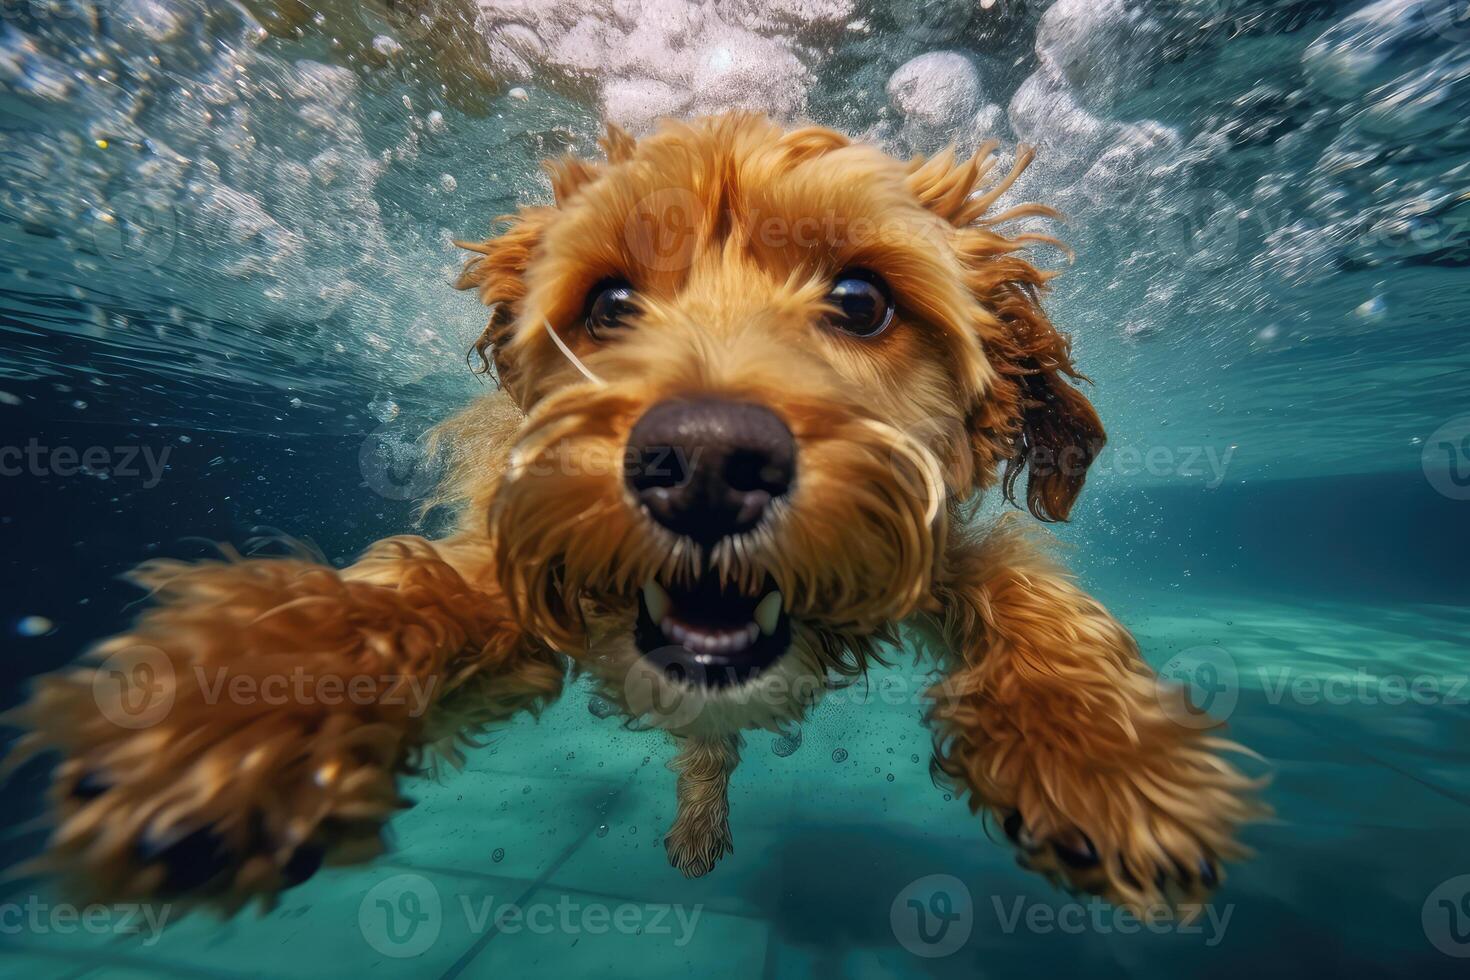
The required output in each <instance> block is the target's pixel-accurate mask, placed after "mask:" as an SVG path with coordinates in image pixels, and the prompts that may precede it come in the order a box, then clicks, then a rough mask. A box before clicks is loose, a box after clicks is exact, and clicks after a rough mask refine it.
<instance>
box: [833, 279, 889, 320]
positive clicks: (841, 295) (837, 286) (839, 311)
mask: <svg viewBox="0 0 1470 980" xmlns="http://www.w3.org/2000/svg"><path fill="white" fill-rule="evenodd" d="M827 303H828V304H829V305H830V306H832V307H833V309H834V310H835V311H836V312H834V313H829V314H828V315H827V323H828V324H829V325H830V326H832V327H835V328H836V329H838V330H841V331H842V332H843V333H850V334H852V335H853V336H854V337H876V336H878V335H879V334H880V333H882V332H883V331H884V330H887V329H888V324H889V323H890V322H892V320H893V297H892V296H890V295H889V293H888V285H887V284H886V283H884V282H883V280H882V279H880V278H878V276H876V275H874V274H873V273H871V272H868V271H867V270H866V269H847V270H845V271H843V272H842V273H841V274H840V275H839V276H838V277H837V280H836V281H835V282H834V283H833V284H832V291H831V292H829V293H828V294H827Z"/></svg>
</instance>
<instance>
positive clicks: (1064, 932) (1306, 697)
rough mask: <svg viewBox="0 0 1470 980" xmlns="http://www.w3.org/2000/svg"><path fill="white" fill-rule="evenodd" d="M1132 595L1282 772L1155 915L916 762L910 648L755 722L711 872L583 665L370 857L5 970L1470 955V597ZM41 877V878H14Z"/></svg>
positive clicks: (1377, 961)
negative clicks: (918, 931) (1345, 601)
mask: <svg viewBox="0 0 1470 980" xmlns="http://www.w3.org/2000/svg"><path fill="white" fill-rule="evenodd" d="M1130 605H1131V606H1132V607H1133V608H1131V609H1130V608H1124V609H1120V610H1118V611H1119V613H1120V614H1121V615H1122V617H1123V618H1124V619H1125V620H1126V621H1128V622H1129V624H1130V626H1132V627H1133V628H1134V630H1135V632H1136V633H1137V635H1138V637H1139V639H1140V641H1141V643H1142V644H1143V647H1144V649H1145V650H1146V651H1147V652H1148V656H1149V658H1150V660H1151V661H1153V662H1154V663H1156V664H1163V663H1165V662H1166V661H1168V660H1170V658H1172V657H1174V656H1175V655H1176V654H1179V653H1180V652H1181V651H1185V652H1187V651H1191V650H1195V651H1198V650H1205V651H1207V654H1206V655H1209V654H1208V651H1210V650H1211V649H1213V650H1215V651H1221V650H1223V651H1225V653H1226V655H1227V657H1228V659H1229V663H1230V666H1231V668H1232V669H1233V670H1234V671H1235V675H1236V678H1237V684H1236V688H1237V689H1236V690H1235V691H1234V692H1233V694H1232V699H1233V700H1234V701H1235V704H1234V708H1233V711H1231V713H1230V718H1229V732H1230V734H1231V735H1232V736H1233V737H1234V738H1236V739H1238V740H1239V741H1241V742H1243V743H1245V744H1247V745H1249V746H1250V747H1251V748H1252V749H1254V750H1256V751H1257V752H1259V753H1261V754H1262V755H1263V756H1265V757H1266V759H1267V760H1268V763H1267V764H1266V765H1265V766H1264V767H1263V766H1259V765H1258V766H1256V767H1255V768H1256V769H1266V770H1269V771H1270V772H1271V773H1273V783H1272V785H1271V786H1270V788H1269V789H1268V790H1267V793H1266V796H1267V799H1268V800H1269V802H1270V803H1271V804H1272V805H1273V806H1274V807H1275V808H1276V811H1277V816H1276V818H1275V819H1274V820H1273V821H1271V822H1269V823H1264V824H1259V825H1256V826H1253V827H1251V828H1249V829H1248V830H1247V831H1246V833H1245V840H1246V841H1247V842H1248V843H1249V844H1250V845H1251V846H1252V847H1253V848H1255V850H1256V851H1257V856H1256V858H1255V859H1254V860H1252V861H1249V862H1247V863H1243V864H1238V865H1235V866H1233V867H1231V868H1230V869H1229V877H1228V881H1227V882H1226V883H1225V886H1224V887H1223V889H1222V890H1221V891H1220V892H1219V893H1218V894H1217V896H1216V897H1215V900H1214V901H1213V902H1212V903H1211V907H1210V909H1209V913H1210V915H1209V916H1208V917H1203V919H1202V921H1201V922H1200V923H1198V924H1197V925H1196V926H1192V927H1189V928H1181V927H1179V926H1178V924H1175V925H1174V926H1172V927H1168V926H1161V927H1159V929H1158V931H1152V930H1150V929H1148V928H1144V927H1142V926H1141V924H1140V923H1138V922H1137V921H1136V920H1133V919H1131V918H1128V917H1119V916H1117V915H1115V914H1114V913H1112V911H1111V910H1109V909H1107V908H1106V907H1104V906H1101V905H1100V904H1099V903H1096V902H1093V901H1090V900H1088V899H1086V898H1085V897H1082V898H1072V897H1070V896H1068V895H1067V894H1065V893H1063V892H1060V891H1057V890H1054V889H1052V888H1051V887H1050V886H1049V885H1048V884H1047V883H1046V882H1045V881H1043V880H1041V879H1039V878H1038V877H1036V876H1034V875H1032V874H1030V873H1027V872H1025V871H1022V870H1021V869H1019V868H1017V867H1016V866H1015V864H1014V862H1013V859H1012V856H1011V854H1010V853H1009V851H1008V848H1007V847H1004V846H1001V845H1000V844H998V843H996V842H994V841H991V840H989V839H988V838H987V837H986V835H985V832H984V830H983V829H982V827H981V824H980V822H979V821H978V819H976V818H974V817H972V816H971V815H970V814H969V812H968V809H967V808H966V807H965V806H964V805H963V804H962V803H959V802H956V801H947V800H946V799H945V796H944V791H943V790H941V789H938V788H936V787H934V785H933V784H932V783H931V782H930V779H929V774H928V768H927V766H928V745H929V740H928V736H927V734H926V732H925V730H924V729H923V727H922V726H921V724H920V720H919V715H920V713H921V710H922V706H921V705H920V704H918V703H917V702H916V701H915V699H914V698H912V697H909V696H904V695H902V694H899V695H896V696H888V694H889V693H891V692H893V691H895V690H903V689H905V685H906V684H908V683H909V681H908V679H909V678H911V677H913V676H914V672H913V669H912V667H911V666H910V665H908V664H907V663H904V664H900V665H896V666H895V667H894V668H893V669H892V670H891V671H887V672H879V673H878V674H876V675H875V676H874V678H873V682H872V684H871V685H870V686H869V687H868V688H866V689H865V691H866V694H865V693H864V690H857V691H847V692H842V693H841V694H840V695H839V696H837V697H835V698H834V699H833V700H832V701H831V702H830V703H827V704H824V705H822V706H821V707H819V708H818V710H817V712H816V713H815V714H814V716H813V717H812V718H811V719H810V720H809V722H808V723H807V724H806V725H805V726H804V727H803V730H802V739H801V744H800V746H799V748H797V750H796V751H795V752H794V753H792V754H791V755H789V756H786V757H780V756H778V755H777V754H776V753H775V752H774V751H773V746H774V743H775V740H776V736H774V735H771V734H767V733H760V734H754V735H752V736H750V737H749V738H748V741H747V746H746V749H745V752H744V761H743V762H742V764H741V766H740V768H739V769H738V771H737V772H736V774H735V778H734V782H733V785H732V789H731V807H732V815H731V823H732V828H733V832H734V838H735V852H734V853H733V854H731V855H728V856H726V857H725V858H724V860H723V861H722V862H721V863H720V864H719V866H718V867H717V868H716V869H715V871H714V872H713V873H712V874H710V875H708V876H706V877H705V878H702V879H698V880H686V879H684V878H683V877H681V876H680V875H679V874H678V873H677V872H675V871H674V870H672V869H671V868H670V867H669V866H668V864H667V862H666V860H665V856H664V852H663V848H662V845H661V839H662V836H663V834H664V832H665V830H666V829H667V827H668V824H669V822H670V820H671V819H672V818H673V815H674V776H673V774H672V773H671V772H669V771H668V770H667V769H666V768H665V766H664V763H665V762H666V761H667V759H668V758H669V757H670V755H671V749H670V744H669V742H668V740H667V739H666V737H665V736H663V735H661V734H659V733H656V732H630V731H627V730H625V729H623V728H622V727H620V725H619V724H618V723H617V721H616V720H614V719H599V718H597V717H595V716H594V715H592V714H591V713H589V711H588V690H587V689H586V688H585V687H584V686H582V685H578V686H577V687H574V688H572V689H570V690H569V692H568V694H567V695H566V696H565V697H563V699H562V700H561V701H560V702H559V703H558V704H557V705H556V706H555V707H554V708H553V709H552V710H551V711H549V712H548V713H547V714H546V715H545V716H543V718H542V719H541V720H540V721H539V722H533V721H530V720H523V721H520V722H518V723H516V724H513V725H511V726H510V727H509V728H507V729H505V730H504V731H503V732H501V733H500V734H499V735H498V736H497V737H496V739H495V741H494V743H493V744H492V745H489V746H487V747H485V748H483V749H480V750H477V751H474V752H472V753H471V754H470V757H469V761H468V765H467V766H466V769H465V771H463V772H461V773H458V774H452V773H451V774H450V775H449V776H448V777H447V778H446V779H445V780H444V781H443V782H441V783H435V782H432V781H428V780H418V781H414V783H413V784H411V785H409V786H407V787H406V788H405V792H406V794H407V795H408V796H410V797H413V798H415V799H417V800H418V801H419V802H418V805H417V806H416V807H414V808H413V809H412V810H409V811H407V812H406V813H404V814H403V815H402V816H401V817H400V818H398V819H397V820H396V821H395V822H394V831H395V836H396V847H395V849H394V851H393V852H392V853H391V854H390V855H389V856H387V857H385V858H383V859H381V860H379V861H378V862H377V863H375V864H373V865H371V866H369V867H367V868H357V869H334V870H330V871H326V872H323V873H321V874H319V875H318V876H317V877H315V878H314V879H312V880H311V881H309V882H308V883H306V884H305V885H303V886H302V887H300V888H298V889H295V890H293V891H290V892H288V893H286V895H285V897H284V899H283V900H282V902H281V903H280V905H279V907H278V908H277V909H275V910H274V911H273V912H271V913H269V914H268V915H266V916H264V917H263V918H260V917H256V916H255V915H253V914H246V915H242V916H240V917H237V918H236V919H234V920H232V921H229V922H225V923H220V922H218V921H215V920H213V919H211V918H209V917H207V916H205V915H194V916H191V917H188V918H186V919H184V920H183V921H181V922H179V923H178V924H177V925H175V926H172V927H170V928H167V929H165V930H163V931H162V932H161V934H154V933H153V932H151V931H150V930H149V929H148V928H147V927H146V925H145V926H144V927H143V928H142V930H141V931H140V932H139V933H138V934H134V935H118V934H116V932H117V930H116V929H112V928H109V929H106V930H101V929H99V930H94V931H91V932H89V931H86V930H82V929H80V928H78V929H74V930H73V931H71V932H70V933H67V934H62V933H61V932H60V930H57V929H44V930H40V931H33V930H25V929H21V930H14V929H5V930H3V932H0V974H3V975H5V976H28V977H33V976H54V977H75V978H83V977H85V978H88V980H94V978H104V977H107V978H113V977H117V978H122V977H132V976H137V977H145V976H182V977H243V976H271V977H302V978H305V977H322V976H361V977H366V976H423V977H446V978H447V977H516V978H533V977H557V978H560V977H567V976H579V975H598V976H610V977H639V978H646V977H650V976H675V975H685V974H693V975H698V976H701V977H709V978H723V977H804V976H812V975H819V976H839V977H857V978H867V977H875V978H876V977H900V976H910V975H927V976H940V977H950V976H953V977H961V976H965V977H975V976H982V977H1020V976H1027V977H1032V976H1045V975H1050V974H1052V973H1058V974H1062V973H1064V972H1065V973H1071V972H1075V973H1078V974H1082V975H1087V976H1090V977H1114V976H1117V977H1177V976H1183V975H1187V976H1190V977H1217V976H1218V977H1227V976H1229V977H1240V976H1242V975H1250V976H1252V977H1263V976H1264V977H1274V976H1289V975H1307V974H1319V973H1320V974H1323V975H1329V976H1331V975H1339V976H1342V975H1346V976H1357V975H1371V976H1404V977H1410V976H1412V977H1417V978H1423V977H1428V976H1450V975H1461V976H1463V975H1464V968H1465V966H1466V964H1465V963H1464V962H1463V961H1462V960H1461V959H1459V958H1456V957H1455V956H1451V955H1450V953H1457V954H1458V955H1459V956H1467V955H1470V936H1466V938H1465V941H1464V942H1460V941H1459V938H1460V937H1461V936H1464V935H1465V930H1466V929H1467V928H1470V920H1466V919H1465V918H1464V916H1462V915H1461V914H1460V913H1461V910H1470V897H1466V896H1467V895H1470V878H1467V879H1466V880H1465V883H1464V884H1463V885H1461V884H1457V883H1455V882H1453V881H1451V879H1454V878H1456V877H1457V876H1459V875H1470V836H1467V834H1466V830H1467V828H1470V774H1467V772H1466V771H1465V769H1464V767H1463V766H1461V765H1459V764H1458V763H1457V762H1456V756H1457V755H1460V754H1462V751H1463V746H1464V745H1466V744H1470V708H1467V707H1466V705H1465V701H1466V700H1470V689H1466V690H1460V689H1458V683H1459V681H1458V680H1457V679H1456V675H1457V674H1458V675H1461V676H1462V675H1463V674H1465V672H1466V668H1464V667H1463V666H1462V665H1461V664H1462V661H1463V658H1462V657H1459V656H1458V654H1459V651H1460V650H1462V649H1463V638H1464V636H1465V635H1466V630H1467V626H1470V614H1467V612H1466V610H1464V609H1459V608H1449V607H1420V608H1406V607H1402V606H1398V607H1393V608H1391V609H1374V608H1371V607H1364V606H1362V605H1356V604H1354V605H1341V606H1336V605H1331V604H1327V603H1313V604H1300V605H1287V604H1272V603H1270V602H1265V601H1262V600H1261V599H1259V598H1255V597H1244V596H1239V595H1217V596H1200V595H1190V596H1189V597H1188V598H1187V599H1185V598H1181V597H1180V596H1178V595H1173V596H1169V597H1155V596H1151V597H1144V598H1142V599H1141V600H1140V601H1138V602H1136V603H1131V604H1130ZM1186 605H1187V615H1179V614H1178V613H1177V612H1176V613H1169V612H1166V610H1170V609H1178V608H1180V607H1181V606H1186ZM1360 670H1366V671H1367V672H1369V673H1371V674H1372V675H1375V676H1376V678H1377V680H1373V681H1364V680H1362V679H1361V674H1360V673H1359V672H1360ZM1283 671H1285V672H1286V673H1283ZM885 675H891V676H887V677H885ZM1388 675H1397V676H1402V677H1405V678H1406V679H1407V680H1409V681H1412V680H1413V679H1414V678H1420V679H1423V678H1426V677H1428V678H1432V679H1433V686H1434V690H1435V693H1434V694H1433V696H1431V693H1430V690H1429V688H1428V687H1424V686H1422V685H1421V687H1420V688H1419V691H1420V697H1419V698H1418V699H1417V701H1416V700H1415V699H1414V698H1408V699H1404V698H1401V697H1400V696H1399V692H1398V688H1397V687H1396V686H1395V684H1396V682H1395V681H1393V680H1392V679H1391V678H1388ZM1330 678H1338V682H1337V683H1335V684H1331V683H1328V684H1325V686H1324V682H1325V681H1327V680H1328V679H1330ZM885 681H886V683H887V687H885ZM1314 692H1316V693H1314ZM1365 692H1366V693H1365ZM1399 701H1403V702H1404V703H1396V702H1399ZM1419 701H1422V702H1425V703H1418V702H1419ZM834 753H835V755H834ZM844 753H845V756H844ZM835 759H841V761H835ZM931 875H948V876H953V877H954V878H957V879H959V882H962V883H963V884H962V886H961V887H962V888H963V891H964V894H963V895H960V896H958V902H959V904H958V905H955V904H952V905H948V906H945V907H943V908H941V907H939V906H932V905H931V906H929V907H930V908H932V909H934V910H935V912H936V914H937V913H938V912H941V911H946V910H948V909H950V908H954V909H959V907H960V905H964V906H965V909H964V912H966V913H967V914H966V915H965V916H963V917H962V918H959V919H956V920H955V922H954V923H952V925H953V926H954V928H956V929H958V930H961V931H962V932H963V931H965V930H968V931H967V933H966V934H965V935H960V934H959V933H954V934H952V940H951V941H950V942H949V945H950V946H953V947H955V948H954V951H953V952H948V951H947V949H945V950H940V949H938V948H935V947H925V946H923V945H922V944H917V946H916V943H915V942H914V939H913V935H912V932H913V930H912V928H910V927H908V926H905V925H904V924H903V923H902V921H901V920H903V918H904V917H905V916H912V915H913V914H914V913H913V911H911V910H910V906H909V905H908V904H907V899H906V898H905V896H909V895H912V894H915V893H914V892H913V889H914V887H915V884H914V883H915V882H918V881H920V880H921V879H925V878H926V877H927V876H931ZM1446 882H1449V884H1448V885H1445V883H1446ZM1442 885H1444V887H1441V886H1442ZM918 887H920V888H922V887H923V886H922V883H921V884H920V885H919V886H918ZM1436 889H1438V891H1436ZM1446 889H1448V890H1446ZM951 890H953V888H951ZM406 895H407V896H408V897H407V898H405V896H406ZM1445 896H1448V899H1445ZM950 899H951V900H955V899H956V896H955V895H953V894H951V895H950ZM54 900H55V899H54V897H53V896H50V895H49V894H48V892H47V890H46V886H45V884H44V883H40V882H34V881H27V882H21V883H19V886H18V887H17V888H15V889H14V890H13V892H12V894H11V895H10V896H9V897H8V898H7V899H5V901H9V902H12V903H23V902H30V903H31V904H32V905H36V904H38V903H49V902H52V901H54ZM1441 900H1445V904H1444V905H1442V906H1441V904H1440V903H1441ZM920 901H921V902H928V901H929V899H928V898H927V897H925V898H921V899H920ZM1457 903H1458V908H1457V907H1455V906H1456V905H1457ZM507 906H516V907H517V908H518V909H519V910H520V913H521V917H520V918H519V919H517V918H515V917H511V918H504V917H503V912H504V909H505V908H506V907H507ZM669 906H672V908H669ZM916 907H917V906H916ZM497 918H498V920H499V922H500V925H499V926H497V925H496V922H497ZM935 921H936V922H938V921H939V920H935ZM0 925H3V922H0ZM931 925H932V923H931ZM1436 944H1438V945H1436ZM915 948H917V949H918V952H919V953H934V952H947V955H942V956H924V955H917V954H916V952H915V951H914V950H915ZM1442 949H1448V951H1449V952H1442V951H1441V950H1442ZM409 954H411V955H409Z"/></svg>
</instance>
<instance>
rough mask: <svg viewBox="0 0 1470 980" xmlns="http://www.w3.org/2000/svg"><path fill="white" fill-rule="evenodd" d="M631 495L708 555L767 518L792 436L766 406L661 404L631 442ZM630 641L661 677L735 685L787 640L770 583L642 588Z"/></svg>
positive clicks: (788, 479) (787, 628) (707, 579)
mask: <svg viewBox="0 0 1470 980" xmlns="http://www.w3.org/2000/svg"><path fill="white" fill-rule="evenodd" d="M624 475H625V479H626V480H627V485H628V490H629V492H630V493H631V494H632V495H633V498H634V499H635V500H637V501H638V503H639V504H640V505H641V506H642V508H643V509H644V511H645V512H646V513H647V514H648V516H649V517H651V518H652V519H653V520H654V521H656V522H657V523H658V524H660V525H662V526H663V527H665V528H667V529H668V530H669V531H671V532H673V533H674V534H677V535H679V536H680V537H684V538H688V539H690V540H692V541H695V542H697V543H699V544H700V545H701V546H703V547H704V548H705V549H706V550H708V549H710V548H713V547H714V546H715V545H716V544H718V543H719V541H721V540H722V539H724V538H727V537H731V536H734V535H739V534H744V533H746V532H748V531H751V530H754V529H755V528H757V527H759V526H760V524H761V522H762V521H764V520H766V518H767V516H768V513H769V511H770V510H771V507H772V504H773V503H774V502H776V501H779V500H781V499H782V498H784V497H785V496H786V495H787V494H789V493H790V491H791V488H792V487H793V485H794V484H795V481H796V440H795V439H794V438H793V437H792V435H791V430H790V429H788V428H787V427H786V424H785V423H784V422H782V421H781V419H780V418H779V417H778V416H777V415H776V414H775V413H774V412H772V411H771V410H770V409H768V408H765V407H764V406H761V405H756V404H752V403H750V402H736V401H726V400H721V399H713V398H706V399H678V400H671V401H666V402H661V403H659V404H657V405H655V406H654V407H653V408H651V409H649V410H648V412H647V413H646V414H645V415H644V416H643V417H642V418H641V419H639V420H638V422H637V424H635V425H634V426H633V431H632V432H631V433H630V434H629V438H628V454H627V467H626V470H625V474H624ZM636 639H637V642H638V647H639V650H640V651H641V652H642V653H643V655H644V657H646V658H647V659H649V660H650V661H652V662H654V663H655V664H657V665H658V666H659V667H660V668H662V669H663V671H664V672H665V674H666V675H668V676H670V677H672V678H674V679H676V680H681V681H683V682H685V683H690V684H699V685H703V686H706V687H725V686H728V685H732V684H740V683H743V682H745V681H746V680H748V679H750V678H751V677H754V676H755V675H756V674H758V673H760V671H762V670H764V669H765V668H766V667H768V666H770V664H772V663H773V662H775V660H776V659H777V658H779V657H780V656H781V655H782V654H783V653H785V652H786V649H787V647H788V646H790V644H791V623H790V618H789V617H788V616H787V615H786V612H785V609H784V606H783V598H782V596H781V594H780V592H778V591H776V589H775V585H774V583H772V582H770V581H768V582H767V584H766V586H765V587H764V588H762V589H761V590H760V591H759V592H758V593H756V594H748V593H745V592H743V591H740V590H739V589H738V587H737V586H736V585H735V584H733V583H725V584H722V583H721V582H720V581H719V576H718V574H717V573H716V572H715V571H714V570H713V569H707V570H706V571H705V573H704V575H703V576H701V577H700V579H699V580H698V581H697V582H693V583H685V584H679V585H673V584H662V583H658V582H649V583H647V584H646V585H645V586H644V587H643V591H642V594H641V596H640V599H639V612H638V628H637V637H636Z"/></svg>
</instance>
